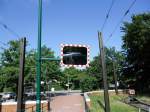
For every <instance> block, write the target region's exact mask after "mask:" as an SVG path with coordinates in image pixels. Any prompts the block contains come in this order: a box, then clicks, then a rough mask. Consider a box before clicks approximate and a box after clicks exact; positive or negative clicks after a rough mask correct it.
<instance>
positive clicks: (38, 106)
mask: <svg viewBox="0 0 150 112" xmlns="http://www.w3.org/2000/svg"><path fill="white" fill-rule="evenodd" d="M41 37H42V0H39V9H38V48H37V66H36V70H37V74H36V112H41Z"/></svg>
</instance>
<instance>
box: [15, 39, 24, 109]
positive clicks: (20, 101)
mask: <svg viewBox="0 0 150 112" xmlns="http://www.w3.org/2000/svg"><path fill="white" fill-rule="evenodd" d="M25 47H26V38H23V39H21V43H20V71H19V79H18V95H17V112H22V111H23V90H24V86H23V84H24V65H25Z"/></svg>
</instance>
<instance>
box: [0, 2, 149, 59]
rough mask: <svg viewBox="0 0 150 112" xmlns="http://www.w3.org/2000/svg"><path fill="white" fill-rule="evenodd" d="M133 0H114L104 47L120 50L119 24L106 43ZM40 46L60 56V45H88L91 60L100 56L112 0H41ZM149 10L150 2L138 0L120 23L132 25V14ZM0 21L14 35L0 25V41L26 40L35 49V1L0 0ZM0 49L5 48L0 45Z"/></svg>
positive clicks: (36, 7) (36, 15) (36, 3)
mask: <svg viewBox="0 0 150 112" xmlns="http://www.w3.org/2000/svg"><path fill="white" fill-rule="evenodd" d="M133 1H134V0H115V2H114V5H113V7H112V9H111V11H110V15H109V18H108V20H107V23H106V25H105V27H104V29H103V39H104V44H105V46H107V47H116V49H117V50H119V51H120V50H122V49H121V45H122V41H121V37H122V35H123V32H121V30H120V27H121V26H123V24H122V23H121V24H120V25H119V27H117V30H116V31H115V33H114V34H113V36H112V37H111V38H110V39H109V41H107V43H106V40H107V38H108V37H109V35H110V34H111V32H112V31H113V29H114V28H115V26H116V24H117V23H118V22H119V21H120V19H121V18H122V16H123V14H124V13H125V11H126V10H127V9H128V8H129V6H130V4H131V3H132V2H133ZM42 2H43V17H42V45H46V46H47V47H50V48H52V50H53V51H55V54H56V56H60V44H84V45H89V46H90V58H92V57H94V56H96V55H97V54H98V53H99V45H98V34H97V33H98V31H100V29H101V27H102V25H103V23H104V20H105V17H106V14H107V11H108V9H109V7H110V4H111V2H112V0H43V1H42ZM148 11H150V0H137V1H136V3H135V4H134V6H133V7H132V8H131V10H130V12H129V13H128V15H127V16H126V17H125V18H124V20H123V21H127V22H131V16H132V15H133V14H139V13H143V12H148ZM0 22H3V23H4V24H6V25H7V26H8V27H9V28H11V29H12V30H13V31H15V32H16V33H17V35H18V36H17V35H14V34H12V33H11V32H10V31H8V30H6V29H4V28H3V27H2V26H0V41H1V42H3V43H7V42H8V41H10V40H16V39H19V38H21V37H26V38H27V40H28V42H29V46H28V47H27V50H29V49H31V48H34V49H36V48H37V37H38V0H0ZM0 46H2V47H5V46H4V45H3V44H0Z"/></svg>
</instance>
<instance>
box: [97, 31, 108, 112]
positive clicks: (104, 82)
mask: <svg viewBox="0 0 150 112" xmlns="http://www.w3.org/2000/svg"><path fill="white" fill-rule="evenodd" d="M98 40H99V50H100V55H101V64H102V72H103V84H104V101H105V112H110V103H109V94H108V84H107V73H106V64H105V51H104V46H103V39H102V34H101V32H98Z"/></svg>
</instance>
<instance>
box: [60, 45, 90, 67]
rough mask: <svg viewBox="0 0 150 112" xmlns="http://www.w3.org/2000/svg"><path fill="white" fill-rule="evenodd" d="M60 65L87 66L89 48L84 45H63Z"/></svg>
mask: <svg viewBox="0 0 150 112" xmlns="http://www.w3.org/2000/svg"><path fill="white" fill-rule="evenodd" d="M61 56H62V57H61V64H62V65H66V66H88V64H89V47H87V46H85V45H72V44H65V45H64V44H63V45H62V48H61Z"/></svg>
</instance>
